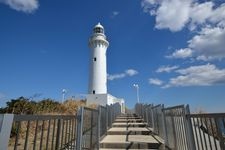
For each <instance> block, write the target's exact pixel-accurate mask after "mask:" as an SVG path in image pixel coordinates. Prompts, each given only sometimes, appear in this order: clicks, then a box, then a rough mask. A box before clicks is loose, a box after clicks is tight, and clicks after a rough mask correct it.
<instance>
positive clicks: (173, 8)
mask: <svg viewBox="0 0 225 150" xmlns="http://www.w3.org/2000/svg"><path fill="white" fill-rule="evenodd" d="M190 4H191V0H163V1H162V3H161V4H160V6H159V7H158V9H157V11H156V13H155V15H156V28H157V29H164V28H168V29H170V30H171V31H179V30H181V29H182V28H183V27H184V26H185V24H186V23H187V22H188V20H189V9H190Z"/></svg>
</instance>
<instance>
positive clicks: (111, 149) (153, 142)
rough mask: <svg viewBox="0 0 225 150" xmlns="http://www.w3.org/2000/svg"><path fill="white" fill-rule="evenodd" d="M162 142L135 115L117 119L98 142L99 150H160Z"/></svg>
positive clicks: (122, 116)
mask: <svg viewBox="0 0 225 150" xmlns="http://www.w3.org/2000/svg"><path fill="white" fill-rule="evenodd" d="M162 143H163V140H161V139H160V138H159V137H158V136H156V135H154V134H153V133H152V129H151V128H148V127H147V124H146V123H145V122H144V121H143V120H142V119H141V118H139V117H137V116H135V115H128V114H127V115H121V116H120V117H118V118H117V119H116V120H115V122H114V123H113V125H112V128H110V129H109V130H108V132H107V136H105V137H104V138H103V139H102V140H101V141H100V150H115V149H117V150H127V149H152V150H156V149H161V148H160V147H161V145H162Z"/></svg>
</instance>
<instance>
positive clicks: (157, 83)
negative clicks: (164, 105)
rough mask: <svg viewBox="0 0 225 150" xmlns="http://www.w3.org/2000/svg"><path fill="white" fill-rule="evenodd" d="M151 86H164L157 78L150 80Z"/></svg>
mask: <svg viewBox="0 0 225 150" xmlns="http://www.w3.org/2000/svg"><path fill="white" fill-rule="evenodd" d="M148 81H149V84H153V85H162V84H163V81H161V80H159V79H157V78H150V79H149V80H148Z"/></svg>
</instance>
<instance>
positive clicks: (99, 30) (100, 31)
mask: <svg viewBox="0 0 225 150" xmlns="http://www.w3.org/2000/svg"><path fill="white" fill-rule="evenodd" d="M94 32H95V33H103V29H102V28H95V29H94Z"/></svg>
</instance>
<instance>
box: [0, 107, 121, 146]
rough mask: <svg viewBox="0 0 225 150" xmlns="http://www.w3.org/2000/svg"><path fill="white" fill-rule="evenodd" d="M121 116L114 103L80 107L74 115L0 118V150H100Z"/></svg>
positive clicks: (4, 116)
mask: <svg viewBox="0 0 225 150" xmlns="http://www.w3.org/2000/svg"><path fill="white" fill-rule="evenodd" d="M120 113H121V107H120V105H119V104H118V103H115V104H113V105H110V106H106V107H103V106H99V107H98V109H91V108H87V107H81V108H80V109H79V111H78V114H77V115H13V114H0V149H4V150H5V149H8V150H21V149H24V150H26V149H29V150H30V149H33V150H38V149H40V150H41V149H46V150H63V149H65V150H70V149H71V150H75V149H76V150H81V149H89V150H91V149H99V141H100V138H101V137H103V136H104V135H105V134H106V132H107V129H108V128H109V127H111V124H112V123H113V121H114V120H115V118H116V117H117V116H118V115H119V114H120ZM10 136H11V138H10Z"/></svg>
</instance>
